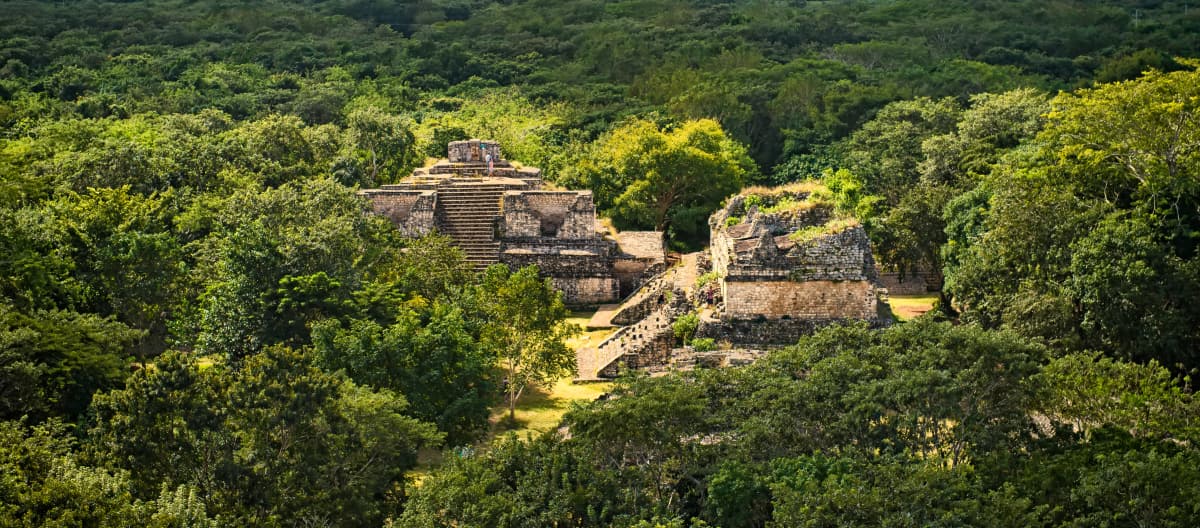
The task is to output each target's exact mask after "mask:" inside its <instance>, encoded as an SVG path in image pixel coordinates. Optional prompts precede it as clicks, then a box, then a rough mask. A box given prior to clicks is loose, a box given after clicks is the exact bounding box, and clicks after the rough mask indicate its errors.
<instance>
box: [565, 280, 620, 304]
mask: <svg viewBox="0 0 1200 528" xmlns="http://www.w3.org/2000/svg"><path fill="white" fill-rule="evenodd" d="M550 281H551V282H552V283H554V287H555V288H558V289H559V290H560V291H562V292H563V302H564V303H566V304H570V305H592V304H604V303H609V302H613V301H614V300H616V299H617V298H618V297H617V296H618V295H619V294H620V289H621V285H620V283H618V282H617V279H616V278H615V277H556V276H551V277H550Z"/></svg>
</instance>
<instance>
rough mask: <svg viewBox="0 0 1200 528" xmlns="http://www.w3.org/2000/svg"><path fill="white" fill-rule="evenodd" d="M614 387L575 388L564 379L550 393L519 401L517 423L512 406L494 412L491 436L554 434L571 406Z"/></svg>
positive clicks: (585, 385) (529, 394)
mask: <svg viewBox="0 0 1200 528" xmlns="http://www.w3.org/2000/svg"><path fill="white" fill-rule="evenodd" d="M611 387H612V384H611V383H582V384H575V383H571V380H569V379H562V380H559V381H558V383H555V384H554V386H553V387H550V389H549V390H539V389H532V388H531V389H526V390H525V394H522V395H521V399H519V400H517V409H516V421H515V422H509V420H508V406H506V405H500V406H498V407H496V408H495V409H493V410H492V418H491V423H492V430H491V434H490V435H489V436H490V437H491V438H495V437H497V436H500V435H504V434H507V433H509V432H515V433H516V434H517V437H518V438H525V437H526V436H530V435H533V436H536V435H539V434H541V433H544V432H546V431H549V430H552V429H554V428H556V427H558V424H559V422H561V421H562V417H563V414H566V412H567V410H568V409H570V408H571V403H573V402H576V401H592V400H595V399H596V398H598V397H600V395H601V394H604V393H605V392H608V390H609V388H611Z"/></svg>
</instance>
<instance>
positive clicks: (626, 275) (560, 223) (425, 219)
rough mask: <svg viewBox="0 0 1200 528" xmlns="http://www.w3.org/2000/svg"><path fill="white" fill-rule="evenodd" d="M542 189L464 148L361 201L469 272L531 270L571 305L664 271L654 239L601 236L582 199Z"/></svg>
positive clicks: (586, 194)
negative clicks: (442, 239) (455, 251)
mask: <svg viewBox="0 0 1200 528" xmlns="http://www.w3.org/2000/svg"><path fill="white" fill-rule="evenodd" d="M544 187H545V184H544V183H543V181H542V176H541V171H540V170H538V169H535V168H530V167H521V166H518V165H514V164H512V163H510V162H509V161H507V160H505V159H504V158H503V156H502V155H501V151H500V144H499V143H497V142H495V141H487V140H478V139H472V140H469V141H454V142H451V143H450V144H449V147H448V148H447V157H446V158H445V159H442V160H439V161H437V162H436V163H434V164H433V165H431V166H429V167H425V168H420V169H417V170H416V171H414V172H413V174H412V175H411V176H409V177H407V178H404V179H403V180H401V181H400V182H399V183H397V184H395V185H384V186H382V187H381V188H379V189H367V190H364V191H361V192H360V194H362V195H363V196H366V197H367V198H368V199H369V200H370V201H371V204H372V207H373V209H374V210H375V212H376V213H378V214H381V215H384V216H386V217H388V218H389V219H391V220H392V222H393V223H395V224H396V227H397V228H398V229H399V230H400V231H401V232H402V233H404V234H405V235H406V236H410V237H419V236H424V235H427V234H429V233H433V232H437V233H440V234H442V235H446V236H448V237H449V238H450V240H451V241H452V243H453V244H454V245H456V246H458V247H459V248H460V249H461V250H462V251H463V253H464V254H465V256H466V260H467V261H468V262H469V263H471V264H472V265H473V266H475V268H476V269H483V268H485V267H487V266H489V265H492V264H496V263H503V264H507V265H508V266H509V267H510V268H514V269H516V268H519V267H524V266H526V265H529V264H536V265H537V266H538V268H539V269H540V270H541V272H542V274H543V275H544V276H546V277H549V278H550V279H551V280H552V281H553V283H554V285H555V286H556V287H557V288H559V289H560V290H562V292H563V300H564V301H565V302H566V303H568V304H571V305H594V304H600V303H611V302H616V301H618V300H620V299H621V298H623V297H624V296H626V295H628V294H630V293H632V292H633V291H635V290H637V289H638V288H639V287H640V286H641V285H642V283H643V282H644V281H645V279H647V278H648V277H651V276H653V275H654V274H656V273H658V272H660V271H662V270H663V268H664V267H665V259H664V256H665V255H664V249H663V238H662V233H659V232H624V233H618V234H610V233H607V232H606V231H605V230H604V228H603V227H601V226H599V225H598V223H597V221H596V205H595V203H594V202H593V200H592V193H591V191H561V190H545V189H544Z"/></svg>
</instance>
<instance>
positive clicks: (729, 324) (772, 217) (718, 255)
mask: <svg viewBox="0 0 1200 528" xmlns="http://www.w3.org/2000/svg"><path fill="white" fill-rule="evenodd" d="M814 190H817V188H816V187H815V186H808V187H804V186H794V187H793V188H792V189H787V188H784V189H778V190H773V191H764V192H760V193H757V194H754V195H738V196H734V197H732V198H730V200H729V201H728V202H727V204H726V206H725V207H724V208H722V209H721V210H719V211H717V212H716V213H714V214H713V216H712V217H711V218H710V224H709V227H710V228H711V232H712V236H711V239H710V247H709V252H708V254H707V258H705V255H704V254H701V255H696V256H695V258H694V259H692V262H694V264H692V266H693V268H694V269H687V268H686V266H681V267H677V268H674V269H672V270H670V271H668V272H667V273H664V274H663V275H660V276H658V277H655V278H653V279H651V280H649V281H646V283H645V285H644V286H643V287H642V288H641V289H640V290H639V291H638V292H637V293H636V294H634V295H633V296H631V297H629V298H628V299H627V300H626V301H625V302H624V303H623V304H622V306H621V307H620V308H618V309H617V310H615V311H614V312H613V315H612V317H611V321H612V322H613V323H616V324H623V325H628V326H624V327H623V328H621V329H620V330H618V331H617V333H616V334H614V335H613V336H612V337H610V338H609V339H607V340H605V341H604V342H603V343H601V344H600V346H599V347H597V349H595V350H592V351H585V352H582V353H581V354H580V362H579V363H580V376H581V378H583V379H602V378H607V377H612V376H614V375H616V373H617V372H618V371H619V370H620V369H621V368H622V367H627V368H651V369H656V368H665V367H667V366H669V365H672V364H682V363H688V364H706V363H713V362H716V363H719V364H730V362H729V361H726V359H727V357H728V356H729V353H728V352H721V351H717V352H713V353H703V354H698V353H692V352H685V355H687V356H688V358H691V359H688V360H687V361H679V360H678V359H679V358H677V357H676V356H678V355H679V353H678V352H672V351H671V348H672V346H673V343H674V336H673V334H672V332H671V324H672V322H673V321H674V320H676V319H677V318H678V317H680V316H682V315H684V314H687V313H689V312H692V311H696V312H698V313H699V316H700V318H699V319H700V322H699V327H698V328H697V330H696V337H697V338H711V339H713V340H714V341H716V342H718V343H722V344H726V345H734V346H741V347H744V349H745V350H749V351H750V352H748V353H739V354H736V355H737V357H739V358H742V359H740V360H739V361H741V360H746V361H748V360H749V359H747V358H753V357H756V353H754V352H753V351H754V350H761V349H762V348H764V347H772V346H780V345H788V344H793V343H795V342H796V341H797V340H798V339H800V338H801V337H803V336H805V335H808V334H811V333H813V332H814V331H816V330H817V329H819V328H821V327H822V326H825V325H829V324H831V323H835V322H839V321H849V320H860V321H867V322H869V323H870V324H872V325H885V324H888V323H889V322H890V315H889V314H890V310H889V309H888V306H887V300H886V298H887V290H886V289H883V288H881V287H880V285H879V276H878V272H877V270H876V268H875V261H874V257H873V256H872V254H871V245H870V240H869V239H868V238H867V235H866V232H865V231H863V229H862V227H861V226H859V225H858V224H857V222H855V221H853V220H852V219H848V218H838V217H837V216H836V215H835V214H834V211H833V210H832V208H831V207H830V206H828V205H826V204H824V203H822V202H821V201H820V200H815V199H812V196H811V193H812V192H813V191H814ZM684 260H685V261H686V260H688V259H687V257H685V259H684ZM707 271H712V272H714V273H715V275H716V277H717V278H716V286H715V290H716V291H715V292H714V286H712V284H711V283H710V284H708V285H705V286H704V287H703V288H701V287H698V286H695V285H696V284H697V281H696V279H697V278H698V277H700V276H702V275H703V274H704V273H705V272H707ZM681 300H682V301H681ZM710 356H711V357H710ZM584 358H586V359H587V361H584ZM714 358H721V359H720V361H717V360H716V359H714ZM735 363H736V362H735ZM585 366H586V367H587V368H586V369H585Z"/></svg>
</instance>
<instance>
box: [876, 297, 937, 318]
mask: <svg viewBox="0 0 1200 528" xmlns="http://www.w3.org/2000/svg"><path fill="white" fill-rule="evenodd" d="M937 300H938V296H937V294H930V295H892V296H890V297H889V298H888V304H889V305H891V307H892V313H893V314H895V315H896V319H898V320H900V321H908V320H910V319H913V318H916V317H918V316H920V315H921V314H923V313H925V312H928V311H929V310H932V309H933V305H934V303H936V302H937Z"/></svg>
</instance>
